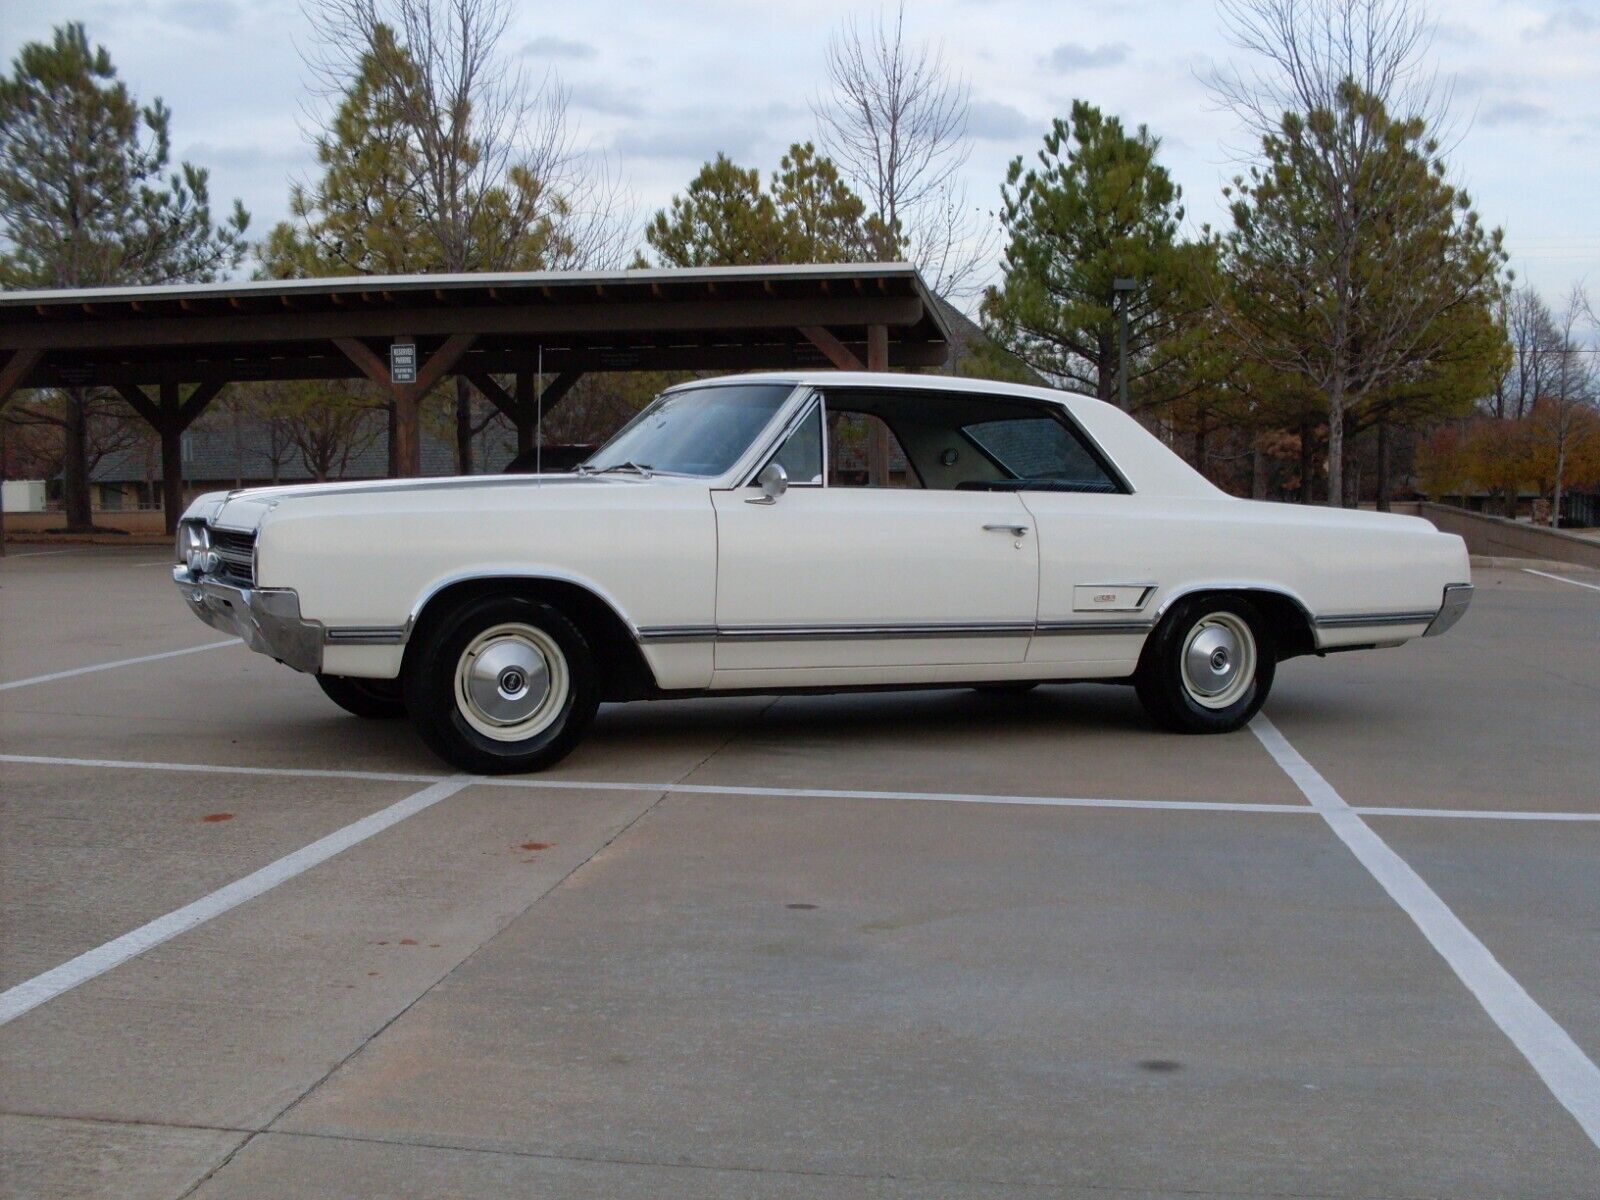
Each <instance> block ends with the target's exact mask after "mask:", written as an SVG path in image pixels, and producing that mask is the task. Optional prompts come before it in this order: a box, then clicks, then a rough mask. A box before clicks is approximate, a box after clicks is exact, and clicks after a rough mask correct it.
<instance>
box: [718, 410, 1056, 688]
mask: <svg viewBox="0 0 1600 1200" xmlns="http://www.w3.org/2000/svg"><path fill="white" fill-rule="evenodd" d="M824 428H825V424H824V413H823V403H822V399H821V398H820V397H819V398H818V399H817V401H816V402H815V403H814V406H813V408H812V409H811V410H810V411H809V412H808V413H806V414H805V416H804V417H803V419H802V420H801V421H800V422H799V424H798V425H797V426H796V427H795V428H794V430H793V432H792V433H791V434H790V436H789V440H788V441H787V442H785V444H784V446H783V447H782V448H781V449H780V451H779V452H778V454H777V455H776V456H775V457H776V459H777V460H778V461H779V462H780V463H783V462H786V463H787V464H788V468H786V469H787V470H788V473H789V475H790V477H791V482H790V485H789V487H788V489H787V491H785V492H784V493H783V494H782V495H780V496H778V497H776V498H775V499H771V500H769V498H768V497H767V496H766V495H764V494H763V493H762V491H761V490H760V489H759V488H757V487H754V486H746V487H742V488H737V489H734V490H731V491H724V492H717V493H714V495H713V503H714V506H715V509H716V514H717V543H718V545H717V603H716V625H717V640H716V650H715V656H714V667H715V673H716V679H717V683H718V685H719V686H738V685H739V684H740V683H741V682H743V683H747V684H749V685H750V686H768V685H771V684H772V683H775V682H783V680H784V678H785V673H789V674H790V676H791V677H792V678H791V681H792V682H795V683H797V684H798V683H803V682H823V681H831V682H851V683H893V682H906V681H916V680H920V679H928V680H930V681H931V680H936V679H941V678H944V679H960V678H961V677H962V668H963V667H968V666H971V665H973V664H993V663H1018V662H1021V661H1022V660H1023V658H1024V656H1025V655H1026V653H1027V647H1028V641H1029V638H1030V636H1031V634H1032V631H1033V624H1034V620H1035V617H1036V615H1037V605H1038V576H1039V557H1038V550H1037V539H1036V538H1035V537H1034V536H1033V532H1032V529H1031V523H1032V518H1031V517H1030V516H1029V515H1028V512H1027V509H1026V508H1025V507H1024V506H1023V504H1022V502H1021V500H1020V499H1019V498H1018V497H1017V496H1016V495H1015V494H1006V493H994V492H961V491H947V490H933V489H924V488H920V487H896V486H865V487H849V486H837V484H836V482H835V481H831V480H830V477H829V472H828V470H827V466H826V465H825V464H826V460H827V455H826V453H825V447H824V438H823V432H824ZM813 448H815V449H816V451H817V452H816V453H815V454H814V452H813ZM819 459H820V460H821V463H820V464H819V462H818V461H817V460H819ZM819 465H820V467H821V469H817V468H818V467H819ZM906 474H907V475H910V474H911V472H910V469H909V465H908V466H907V470H906ZM837 478H838V474H837V471H835V473H834V480H836V479H837ZM807 672H810V673H811V674H810V675H806V673H807ZM801 676H806V677H805V678H801Z"/></svg>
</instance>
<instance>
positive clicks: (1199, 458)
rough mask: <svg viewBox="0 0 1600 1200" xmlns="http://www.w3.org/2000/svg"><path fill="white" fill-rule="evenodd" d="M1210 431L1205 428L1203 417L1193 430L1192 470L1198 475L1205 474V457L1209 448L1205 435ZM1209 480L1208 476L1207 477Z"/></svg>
mask: <svg viewBox="0 0 1600 1200" xmlns="http://www.w3.org/2000/svg"><path fill="white" fill-rule="evenodd" d="M1210 432H1211V431H1210V430H1209V429H1207V428H1206V421H1205V417H1204V416H1202V417H1201V418H1200V423H1199V424H1198V425H1196V426H1195V430H1194V469H1195V470H1196V471H1199V472H1200V474H1202V475H1205V473H1206V457H1207V452H1208V451H1209V449H1210V447H1208V446H1207V445H1206V435H1207V434H1209V433H1210ZM1208 478H1209V476H1208Z"/></svg>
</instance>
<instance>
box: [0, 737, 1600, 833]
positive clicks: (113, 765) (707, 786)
mask: <svg viewBox="0 0 1600 1200" xmlns="http://www.w3.org/2000/svg"><path fill="white" fill-rule="evenodd" d="M0 763H18V764H20V765H24V766H43V767H91V768H103V769H107V770H118V771H121V770H127V771H177V772H184V773H189V774H200V775H255V776H266V777H272V776H279V777H283V778H288V779H353V780H366V781H369V782H373V783H434V782H437V781H438V780H441V779H444V778H446V776H443V775H425V774H420V773H416V772H407V771H352V770H334V769H323V768H317V767H241V766H229V765H226V764H221V763H178V762H149V761H142V760H139V759H120V758H66V757H59V756H55V755H45V754H0ZM474 782H475V783H479V784H482V785H483V786H485V787H499V788H533V789H543V790H551V791H563V792H655V793H663V792H664V793H677V792H682V793H687V794H689V795H698V796H777V797H790V798H793V799H796V800H926V801H936V802H940V803H947V804H1018V805H1025V806H1026V805H1034V806H1043V807H1055V808H1137V809H1167V810H1176V811H1180V812H1230V813H1291V814H1294V813H1297V814H1300V815H1302V816H1314V815H1316V813H1317V810H1316V809H1315V808H1313V807H1311V806H1310V805H1307V804H1249V803H1244V802H1233V801H1226V800H1117V799H1099V798H1093V797H1077V796H1007V795H992V794H974V793H964V792H882V791H864V790H851V789H849V788H784V787H743V786H740V785H738V784H717V783H632V782H629V781H626V780H597V779H529V778H527V777H525V776H516V777H499V778H495V777H490V776H484V777H481V778H476V779H474ZM1351 811H1352V812H1355V813H1358V814H1360V815H1361V816H1364V817H1429V818H1442V819H1444V820H1458V821H1564V822H1600V812H1540V811H1538V810H1537V809H1532V810H1520V809H1475V808H1386V807H1383V806H1381V805H1372V806H1365V807H1361V808H1352V809H1351Z"/></svg>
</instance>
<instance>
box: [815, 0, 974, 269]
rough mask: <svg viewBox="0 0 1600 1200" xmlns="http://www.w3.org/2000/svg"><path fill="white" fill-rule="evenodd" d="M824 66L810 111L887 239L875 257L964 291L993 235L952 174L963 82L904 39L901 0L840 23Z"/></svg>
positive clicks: (962, 160) (939, 56) (956, 168)
mask: <svg viewBox="0 0 1600 1200" xmlns="http://www.w3.org/2000/svg"><path fill="white" fill-rule="evenodd" d="M827 70H828V88H827V91H826V92H825V93H824V94H822V95H819V96H818V97H817V98H816V99H815V100H814V101H813V103H812V111H813V113H814V115H815V116H816V119H817V124H818V126H819V131H820V135H821V140H822V143H823V145H824V147H825V148H826V149H827V151H828V154H829V156H830V157H831V158H832V159H833V160H834V162H836V163H837V164H838V165H839V169H840V171H841V172H843V174H844V175H845V177H846V179H847V180H848V181H849V182H850V184H851V185H852V186H853V187H854V188H855V190H856V191H857V192H859V193H860V194H861V195H862V196H863V197H865V198H866V200H867V201H868V203H869V204H871V205H872V206H873V207H874V209H875V211H876V212H877V214H878V216H879V217H880V218H881V220H882V222H883V226H884V230H885V237H886V239H893V244H890V245H884V246H882V247H880V248H879V250H878V253H880V254H883V255H884V256H886V257H887V256H889V255H894V256H897V257H898V256H900V255H902V254H903V255H905V256H907V257H909V258H910V260H911V261H912V262H914V263H916V264H917V267H918V268H919V269H920V270H921V271H922V273H923V275H924V276H925V277H926V278H927V279H928V281H929V283H930V284H931V285H932V287H933V289H934V291H935V292H938V293H939V294H940V295H945V296H964V295H970V294H972V293H973V292H975V291H976V290H977V288H978V286H979V284H980V283H981V280H979V279H978V277H977V276H978V273H979V271H980V270H981V269H982V268H983V266H984V265H985V264H986V263H988V262H989V261H990V260H991V259H992V258H993V252H994V245H995V237H996V234H995V231H994V228H993V223H992V222H991V221H989V220H988V219H986V218H985V217H983V216H982V215H981V214H980V213H979V212H978V211H977V210H976V209H974V208H972V207H971V206H970V205H969V204H968V202H967V197H966V190H965V188H964V187H963V186H962V184H961V180H960V173H961V168H962V167H963V166H965V165H966V162H967V157H968V155H969V154H970V153H971V147H970V145H969V143H968V141H967V112H968V107H969V104H970V100H971V90H970V88H969V87H968V86H967V84H966V82H965V81H964V80H963V79H961V78H960V77H959V76H954V75H952V74H951V73H950V71H949V70H948V68H947V67H946V66H945V61H944V53H943V51H942V50H941V49H940V48H939V47H938V46H936V45H930V44H929V43H926V42H922V43H909V42H907V40H906V37H905V6H904V4H903V3H902V4H901V5H899V6H898V7H896V9H895V10H894V14H893V16H892V17H891V16H890V15H889V14H888V13H887V12H886V11H880V12H879V13H878V16H877V18H876V19H875V20H872V21H870V22H861V21H858V20H856V19H855V18H853V17H852V18H849V19H847V20H846V21H845V22H844V23H843V24H842V25H840V26H839V27H838V28H837V29H836V30H835V31H834V33H833V35H832V37H830V38H829V40H828V66H827Z"/></svg>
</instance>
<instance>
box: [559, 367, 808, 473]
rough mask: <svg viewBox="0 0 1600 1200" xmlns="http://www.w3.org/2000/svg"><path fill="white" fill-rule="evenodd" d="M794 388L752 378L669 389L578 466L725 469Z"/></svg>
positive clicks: (585, 468)
mask: <svg viewBox="0 0 1600 1200" xmlns="http://www.w3.org/2000/svg"><path fill="white" fill-rule="evenodd" d="M793 391H794V385H793V384H788V383H752V384H719V385H708V386H706V387H698V388H685V389H683V390H682V391H676V392H668V393H667V394H666V395H664V396H658V397H657V398H656V399H655V401H654V402H653V403H652V404H651V405H650V406H649V407H648V408H646V409H645V410H644V411H643V412H641V413H640V414H639V415H638V416H637V417H635V418H634V419H633V420H631V421H629V422H628V423H627V424H626V425H624V426H623V427H622V430H621V432H619V433H618V434H617V435H616V436H615V437H614V438H612V439H611V440H610V441H609V442H607V443H606V444H605V445H604V446H602V447H600V449H599V450H597V451H595V452H594V453H593V454H592V455H590V456H589V459H588V461H586V462H585V463H584V464H583V465H582V466H581V467H579V468H578V469H579V470H580V471H606V470H612V469H616V468H625V469H627V470H630V471H631V470H638V471H646V472H648V471H659V472H662V473H664V474H668V475H703V476H712V475H721V474H722V473H723V472H724V471H726V470H727V469H728V468H729V467H731V466H733V464H734V463H736V462H737V461H738V460H739V456H740V455H741V454H743V453H744V452H745V451H746V450H747V449H749V447H750V443H751V442H753V441H755V439H756V437H757V436H758V435H759V434H760V433H761V431H762V430H763V429H765V428H766V427H767V423H768V422H769V421H771V420H772V417H773V414H774V413H776V412H777V411H778V409H779V408H781V407H782V406H783V402H784V401H785V400H787V399H788V398H789V395H790V393H792V392H793Z"/></svg>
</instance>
